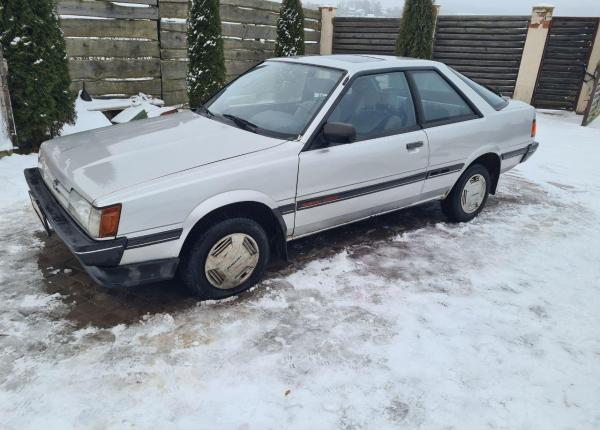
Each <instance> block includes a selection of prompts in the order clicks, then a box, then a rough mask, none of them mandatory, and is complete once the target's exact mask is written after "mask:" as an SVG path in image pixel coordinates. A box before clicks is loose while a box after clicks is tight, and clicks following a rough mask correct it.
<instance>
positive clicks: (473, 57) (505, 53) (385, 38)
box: [333, 15, 529, 95]
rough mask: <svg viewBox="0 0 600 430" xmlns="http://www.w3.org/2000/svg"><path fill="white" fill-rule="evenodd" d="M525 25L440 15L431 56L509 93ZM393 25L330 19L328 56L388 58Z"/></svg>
mask: <svg viewBox="0 0 600 430" xmlns="http://www.w3.org/2000/svg"><path fill="white" fill-rule="evenodd" d="M528 23H529V17H528V16H476V15H470V16H460V15H441V16H439V17H438V20H437V27H436V32H435V42H434V55H433V58H434V59H435V60H438V61H441V62H443V63H446V64H448V65H449V66H451V67H454V68H455V69H456V70H458V71H460V72H462V73H464V74H465V75H467V76H469V77H470V78H472V79H474V80H476V81H478V82H480V83H483V84H487V85H493V86H495V87H496V88H497V89H498V90H500V91H501V92H502V93H504V94H506V95H512V94H513V91H514V87H515V83H516V80H517V74H518V72H519V64H520V60H521V55H522V54H523V47H524V45H525V39H526V37H527V25H528ZM399 26H400V20H399V19H395V18H335V19H334V36H333V52H334V53H337V54H385V55H393V54H394V50H395V44H396V38H397V36H398V31H399Z"/></svg>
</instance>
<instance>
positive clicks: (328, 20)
mask: <svg viewBox="0 0 600 430" xmlns="http://www.w3.org/2000/svg"><path fill="white" fill-rule="evenodd" d="M336 10H337V8H335V7H330V6H326V7H320V8H319V11H320V12H321V46H320V48H319V54H321V55H331V53H332V52H333V18H335V11H336Z"/></svg>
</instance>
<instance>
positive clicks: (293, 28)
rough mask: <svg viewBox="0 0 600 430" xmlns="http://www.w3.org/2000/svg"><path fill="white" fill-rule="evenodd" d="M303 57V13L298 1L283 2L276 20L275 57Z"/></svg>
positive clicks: (287, 0) (288, 0) (285, 0)
mask: <svg viewBox="0 0 600 430" xmlns="http://www.w3.org/2000/svg"><path fill="white" fill-rule="evenodd" d="M294 55H304V12H303V10H302V3H301V2H300V0H283V2H282V3H281V9H280V10H279V18H278V19H277V40H276V42H275V56H276V57H291V56H294Z"/></svg>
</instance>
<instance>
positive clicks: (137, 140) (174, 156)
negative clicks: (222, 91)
mask: <svg viewBox="0 0 600 430" xmlns="http://www.w3.org/2000/svg"><path fill="white" fill-rule="evenodd" d="M282 142H284V140H281V139H274V138H271V137H266V136H262V135H258V134H254V133H250V132H248V131H245V130H241V129H239V128H236V127H233V126H230V125H227V124H224V123H221V122H218V121H215V120H212V119H208V118H206V117H203V116H201V115H198V114H195V113H193V112H191V111H187V112H181V113H178V114H174V115H167V116H162V117H158V118H153V119H148V120H142V121H134V122H130V123H127V124H122V125H115V126H110V127H105V128H100V129H96V130H92V131H87V132H82V133H76V134H72V135H69V136H64V137H60V138H57V139H53V140H51V141H48V142H45V143H44V144H43V145H42V148H41V149H40V161H41V164H42V167H43V168H47V169H49V170H50V172H51V176H52V177H54V178H56V180H58V181H59V182H60V185H62V187H64V189H65V190H70V189H71V188H74V189H76V190H77V191H78V192H79V193H80V194H82V195H83V196H84V197H85V198H86V199H88V200H89V201H90V202H93V201H95V200H96V199H98V198H100V197H103V196H106V195H108V194H110V193H113V192H115V191H119V190H123V189H125V188H128V187H131V186H134V185H137V184H141V183H144V182H147V181H150V180H152V179H156V178H159V177H162V176H166V175H170V174H173V173H177V172H180V171H183V170H187V169H191V168H194V167H199V166H202V165H205V164H209V163H214V162H216V161H220V160H224V159H227V158H232V157H237V156H240V155H244V154H249V153H251V152H256V151H261V150H264V149H267V148H270V147H273V146H276V145H278V144H280V143H282Z"/></svg>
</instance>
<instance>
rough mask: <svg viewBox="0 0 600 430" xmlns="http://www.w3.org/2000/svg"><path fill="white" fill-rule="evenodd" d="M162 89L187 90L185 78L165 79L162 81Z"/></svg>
mask: <svg viewBox="0 0 600 430" xmlns="http://www.w3.org/2000/svg"><path fill="white" fill-rule="evenodd" d="M162 88H163V91H179V90H187V83H186V81H185V79H166V80H164V81H163V87H162Z"/></svg>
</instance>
